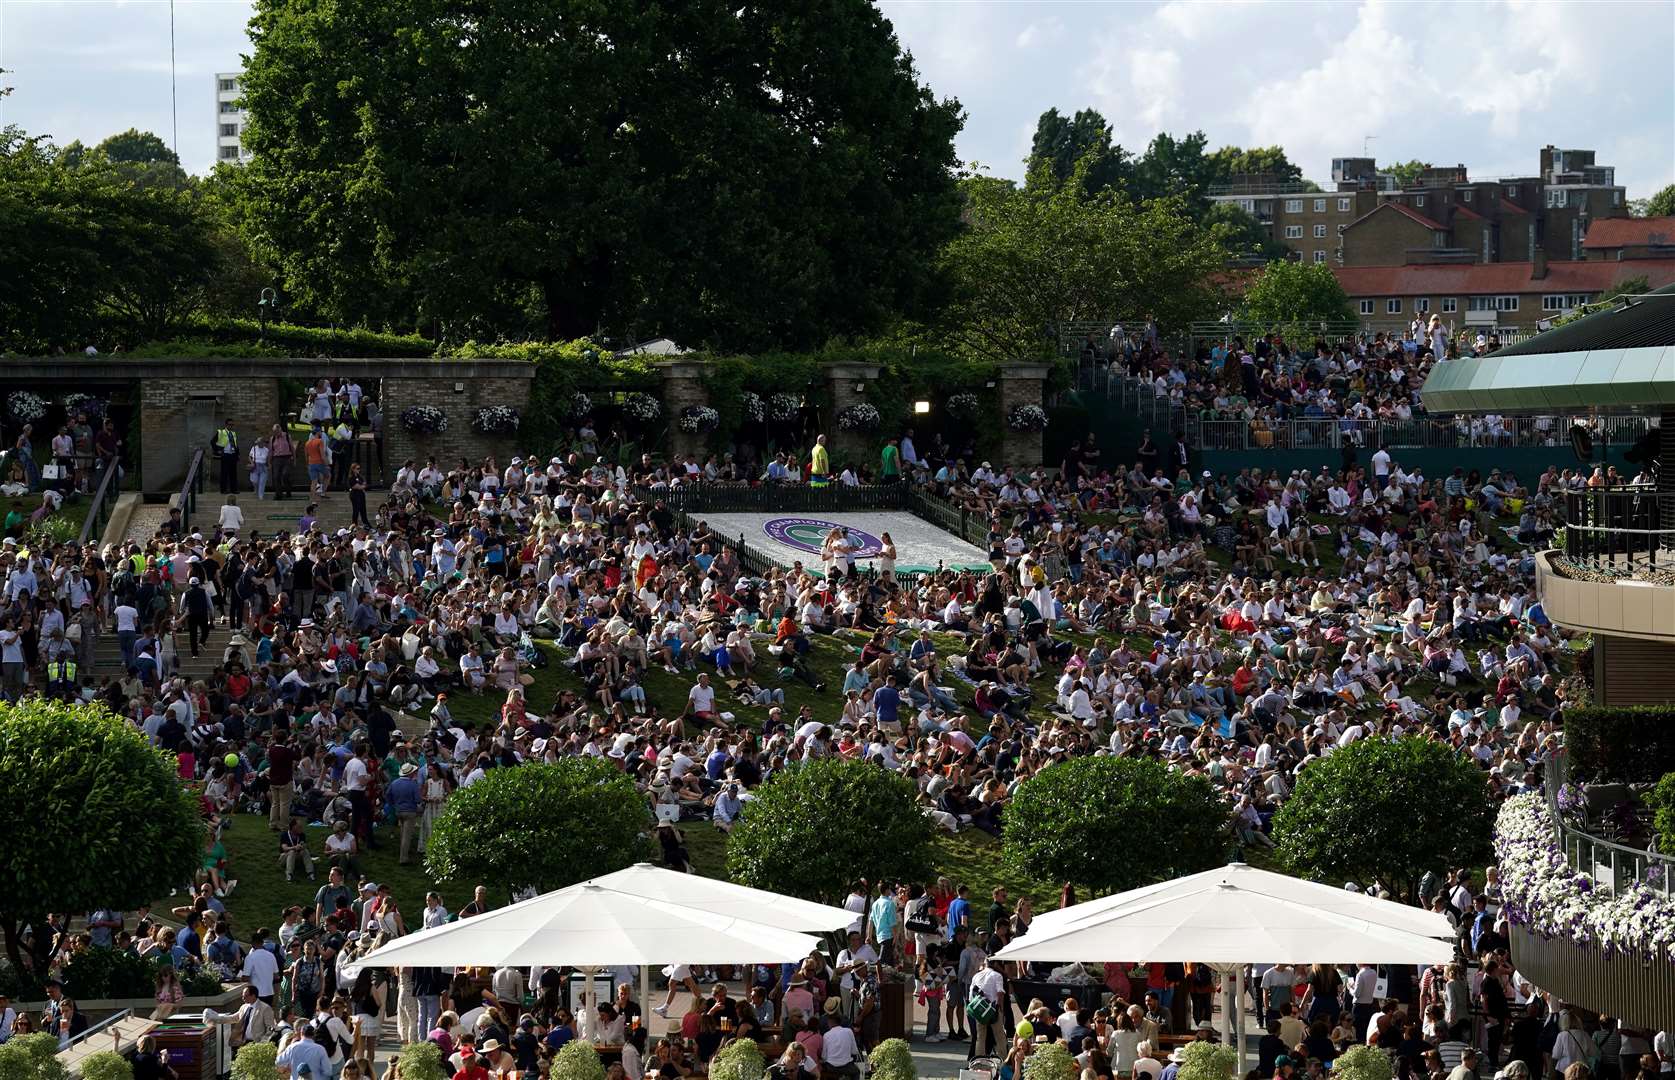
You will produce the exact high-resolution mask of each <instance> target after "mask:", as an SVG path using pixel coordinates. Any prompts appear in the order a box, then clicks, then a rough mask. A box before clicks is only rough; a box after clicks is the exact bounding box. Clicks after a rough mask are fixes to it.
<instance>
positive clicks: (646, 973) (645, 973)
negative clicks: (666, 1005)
mask: <svg viewBox="0 0 1675 1080" xmlns="http://www.w3.org/2000/svg"><path fill="white" fill-rule="evenodd" d="M651 1015H652V1011H651V966H650V965H648V964H641V965H640V1023H641V1024H642V1025H646V1034H647V1035H648V1036H649V1035H650V1034H651V1027H650V1024H651V1021H650V1020H649V1019H648V1017H650V1016H651Z"/></svg>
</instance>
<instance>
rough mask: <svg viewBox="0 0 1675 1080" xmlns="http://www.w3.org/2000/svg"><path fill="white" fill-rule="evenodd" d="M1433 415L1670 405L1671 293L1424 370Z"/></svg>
mask: <svg viewBox="0 0 1675 1080" xmlns="http://www.w3.org/2000/svg"><path fill="white" fill-rule="evenodd" d="M1420 398H1421V400H1423V401H1424V403H1425V408H1426V409H1428V410H1430V411H1431V412H1434V413H1456V412H1467V413H1469V412H1496V413H1544V412H1556V411H1571V410H1586V409H1591V408H1604V409H1613V410H1619V411H1621V410H1629V409H1646V408H1662V407H1664V406H1667V405H1675V286H1670V287H1667V288H1663V289H1659V290H1658V291H1657V292H1656V293H1647V294H1645V295H1644V296H1641V297H1637V298H1629V302H1628V303H1627V305H1626V306H1623V307H1618V308H1613V309H1611V310H1607V311H1600V312H1595V313H1594V314H1592V315H1589V316H1587V317H1586V318H1582V319H1578V320H1576V321H1575V322H1573V323H1569V324H1567V325H1565V326H1561V327H1559V328H1558V329H1556V330H1549V331H1547V332H1546V333H1543V334H1537V335H1536V336H1535V337H1533V338H1530V339H1528V340H1526V341H1521V342H1519V343H1518V344H1516V345H1513V346H1510V347H1508V348H1505V349H1499V350H1497V351H1495V352H1493V353H1491V354H1489V355H1488V356H1479V357H1469V358H1466V359H1463V360H1449V361H1444V362H1443V363H1440V364H1437V365H1436V366H1434V367H1433V368H1432V369H1431V374H1430V377H1429V378H1427V379H1426V380H1425V385H1424V387H1423V388H1422V389H1421V390H1420Z"/></svg>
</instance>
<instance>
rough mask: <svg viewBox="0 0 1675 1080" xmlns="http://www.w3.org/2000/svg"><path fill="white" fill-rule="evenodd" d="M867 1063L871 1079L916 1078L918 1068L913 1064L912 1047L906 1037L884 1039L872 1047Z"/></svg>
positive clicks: (902, 1079)
mask: <svg viewBox="0 0 1675 1080" xmlns="http://www.w3.org/2000/svg"><path fill="white" fill-rule="evenodd" d="M867 1063H868V1064H870V1065H871V1066H872V1072H871V1073H870V1074H869V1076H870V1077H871V1080H918V1077H919V1070H918V1068H917V1067H916V1066H915V1065H914V1064H913V1048H912V1047H911V1046H909V1045H908V1044H907V1040H906V1039H885V1040H884V1041H883V1042H881V1043H879V1044H878V1045H877V1046H875V1047H873V1048H872V1054H871V1055H869V1056H868V1058H867Z"/></svg>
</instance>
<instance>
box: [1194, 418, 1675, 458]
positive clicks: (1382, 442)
mask: <svg viewBox="0 0 1675 1080" xmlns="http://www.w3.org/2000/svg"><path fill="white" fill-rule="evenodd" d="M1185 421H1186V422H1185V427H1186V433H1187V443H1188V444H1189V445H1190V446H1192V447H1194V448H1195V449H1201V450H1338V449H1342V448H1343V447H1344V446H1345V445H1346V444H1347V445H1350V446H1355V447H1378V446H1382V447H1386V448H1388V449H1392V450H1396V449H1421V448H1422V449H1438V450H1454V449H1461V448H1468V447H1484V448H1491V447H1540V446H1554V447H1556V446H1565V445H1567V444H1568V443H1569V440H1570V429H1571V426H1572V425H1573V424H1585V425H1589V426H1590V427H1591V429H1592V431H1593V432H1594V439H1595V441H1596V442H1600V443H1602V444H1603V445H1607V446H1631V445H1633V444H1634V443H1635V441H1636V440H1638V439H1639V438H1640V437H1641V436H1642V435H1644V434H1645V433H1646V431H1647V429H1648V428H1649V427H1650V426H1651V419H1650V418H1649V417H1646V416H1638V415H1634V414H1627V413H1625V414H1620V415H1611V416H1602V417H1597V418H1592V417H1586V416H1507V417H1501V418H1499V419H1498V421H1496V422H1494V423H1489V422H1487V421H1485V420H1484V418H1482V417H1465V416H1455V417H1415V418H1413V419H1411V420H1353V419H1348V418H1344V417H1301V418H1294V419H1289V420H1275V421H1262V422H1260V423H1258V422H1254V421H1249V420H1242V419H1222V418H1209V417H1206V416H1204V415H1203V414H1201V413H1194V414H1192V415H1189V416H1187V417H1186V418H1185Z"/></svg>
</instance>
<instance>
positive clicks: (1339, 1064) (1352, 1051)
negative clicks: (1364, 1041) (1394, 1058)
mask: <svg viewBox="0 0 1675 1080" xmlns="http://www.w3.org/2000/svg"><path fill="white" fill-rule="evenodd" d="M1394 1073H1395V1070H1394V1068H1392V1066H1391V1064H1390V1055H1389V1054H1388V1053H1387V1052H1385V1051H1384V1050H1382V1049H1380V1048H1379V1047H1376V1046H1352V1047H1350V1048H1349V1049H1348V1050H1345V1051H1344V1052H1343V1053H1341V1054H1339V1055H1338V1056H1337V1059H1336V1060H1335V1061H1333V1062H1332V1075H1333V1076H1336V1077H1341V1078H1342V1080H1390V1077H1391V1076H1392V1075H1394Z"/></svg>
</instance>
